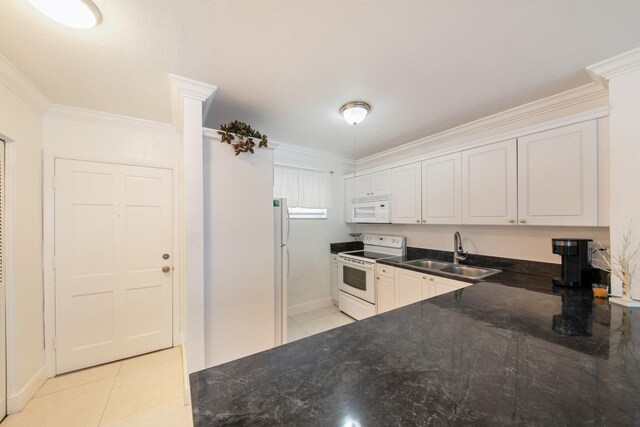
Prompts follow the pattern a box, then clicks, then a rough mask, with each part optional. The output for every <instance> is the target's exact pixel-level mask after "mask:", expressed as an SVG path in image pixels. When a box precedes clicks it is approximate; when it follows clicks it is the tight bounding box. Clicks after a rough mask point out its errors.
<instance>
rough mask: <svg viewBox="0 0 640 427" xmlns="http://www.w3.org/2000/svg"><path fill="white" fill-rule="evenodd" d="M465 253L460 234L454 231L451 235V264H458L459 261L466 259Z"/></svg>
mask: <svg viewBox="0 0 640 427" xmlns="http://www.w3.org/2000/svg"><path fill="white" fill-rule="evenodd" d="M467 255H468V254H467V253H466V252H465V251H464V250H463V249H462V237H460V233H459V232H457V231H456V234H454V235H453V263H454V264H458V262H459V261H464V260H465V259H467Z"/></svg>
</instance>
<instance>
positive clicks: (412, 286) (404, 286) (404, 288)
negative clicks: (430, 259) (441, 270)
mask: <svg viewBox="0 0 640 427" xmlns="http://www.w3.org/2000/svg"><path fill="white" fill-rule="evenodd" d="M424 276H426V275H424V274H421V273H416V272H415V271H411V270H403V269H400V268H396V283H395V288H396V292H395V294H396V295H395V297H396V307H403V306H405V305H409V304H413V303H414V302H418V301H421V300H422V279H423V277H424Z"/></svg>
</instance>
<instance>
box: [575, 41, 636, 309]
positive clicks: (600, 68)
mask: <svg viewBox="0 0 640 427" xmlns="http://www.w3.org/2000/svg"><path fill="white" fill-rule="evenodd" d="M587 70H588V71H589V72H590V73H591V75H592V76H593V77H594V79H595V80H596V81H597V82H599V83H601V84H603V85H605V86H606V85H607V84H608V86H609V106H610V110H609V138H610V148H609V149H610V156H611V158H610V170H611V172H610V173H611V184H610V185H611V195H610V201H609V206H610V207H609V209H610V212H609V214H610V233H611V249H612V250H613V251H614V252H615V251H616V250H618V248H620V243H621V235H622V233H623V231H627V230H628V229H629V227H631V232H632V237H633V239H634V241H635V244H637V243H638V242H640V196H638V194H639V193H638V188H640V48H639V49H634V50H632V51H629V52H627V53H624V54H622V55H618V56H616V57H613V58H611V59H608V60H606V61H603V62H600V63H598V64H595V65H592V66H590V67H588V68H587ZM634 261H635V262H636V263H637V264H638V266H639V267H640V257H639V258H637V259H635V260H634ZM631 284H632V287H631V297H632V298H633V299H637V300H640V271H639V272H636V274H635V275H633V277H632V281H631ZM611 293H612V294H613V295H616V296H621V295H622V285H621V282H620V280H618V279H616V278H612V282H611Z"/></svg>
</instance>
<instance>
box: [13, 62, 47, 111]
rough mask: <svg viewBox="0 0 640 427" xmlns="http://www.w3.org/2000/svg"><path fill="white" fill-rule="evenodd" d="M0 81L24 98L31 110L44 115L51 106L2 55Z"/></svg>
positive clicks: (29, 81)
mask: <svg viewBox="0 0 640 427" xmlns="http://www.w3.org/2000/svg"><path fill="white" fill-rule="evenodd" d="M0 81H1V82H2V83H4V84H5V85H6V86H7V87H8V88H9V89H10V90H11V91H12V92H13V93H15V94H16V95H18V96H19V97H20V98H22V99H23V100H24V101H25V102H26V103H27V104H28V105H29V106H30V107H31V108H33V109H34V110H36V111H37V112H38V113H40V114H44V113H45V112H46V111H47V110H48V109H49V107H50V106H51V101H50V100H49V98H47V97H46V96H44V94H43V93H42V92H40V90H39V89H38V88H37V87H36V86H35V85H34V84H33V83H32V82H31V80H29V79H28V78H27V77H26V76H25V75H24V74H22V73H21V72H20V70H18V69H17V68H16V66H15V65H13V63H12V62H11V61H9V59H7V57H6V56H4V55H2V54H1V53H0Z"/></svg>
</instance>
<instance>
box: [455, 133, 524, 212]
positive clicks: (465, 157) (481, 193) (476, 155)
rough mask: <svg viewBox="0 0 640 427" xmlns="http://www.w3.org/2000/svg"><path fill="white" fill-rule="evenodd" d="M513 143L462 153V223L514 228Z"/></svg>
mask: <svg viewBox="0 0 640 427" xmlns="http://www.w3.org/2000/svg"><path fill="white" fill-rule="evenodd" d="M516 162H517V158H516V141H515V140H509V141H504V142H498V143H495V144H490V145H485V146H483V147H478V148H474V149H471V150H466V151H463V152H462V223H463V224H497V225H510V224H511V225H515V224H516V217H517V214H518V212H517V208H518V200H517V197H518V188H517V180H518V176H517V163H516Z"/></svg>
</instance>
